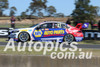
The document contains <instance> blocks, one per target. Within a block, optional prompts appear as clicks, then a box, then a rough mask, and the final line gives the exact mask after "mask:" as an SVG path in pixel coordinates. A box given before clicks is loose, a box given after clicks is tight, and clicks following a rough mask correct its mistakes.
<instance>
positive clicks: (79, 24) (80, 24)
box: [76, 23, 89, 29]
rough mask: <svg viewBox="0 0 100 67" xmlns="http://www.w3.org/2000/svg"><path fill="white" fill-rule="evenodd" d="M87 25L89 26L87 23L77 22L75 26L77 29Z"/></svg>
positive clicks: (84, 27)
mask: <svg viewBox="0 0 100 67" xmlns="http://www.w3.org/2000/svg"><path fill="white" fill-rule="evenodd" d="M88 27H89V23H84V24H82V23H78V24H77V25H76V28H79V29H86V28H88Z"/></svg>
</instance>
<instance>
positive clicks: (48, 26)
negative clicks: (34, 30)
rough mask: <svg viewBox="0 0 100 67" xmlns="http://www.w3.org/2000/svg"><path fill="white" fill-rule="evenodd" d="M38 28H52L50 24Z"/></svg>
mask: <svg viewBox="0 0 100 67" xmlns="http://www.w3.org/2000/svg"><path fill="white" fill-rule="evenodd" d="M40 28H52V23H45V24H42V25H41V26H40Z"/></svg>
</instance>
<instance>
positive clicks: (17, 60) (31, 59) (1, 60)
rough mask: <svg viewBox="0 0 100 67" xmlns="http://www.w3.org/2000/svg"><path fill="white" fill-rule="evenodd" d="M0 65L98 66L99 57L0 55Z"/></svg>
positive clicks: (20, 66) (27, 66) (44, 66)
mask: <svg viewBox="0 0 100 67" xmlns="http://www.w3.org/2000/svg"><path fill="white" fill-rule="evenodd" d="M0 67H100V58H99V57H93V58H92V59H90V60H87V59H84V60H79V59H77V60H75V59H74V60H73V59H70V60H68V59H61V60H58V59H55V60H52V59H50V57H49V56H17V55H0Z"/></svg>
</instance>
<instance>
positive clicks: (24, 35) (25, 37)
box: [18, 32, 29, 42]
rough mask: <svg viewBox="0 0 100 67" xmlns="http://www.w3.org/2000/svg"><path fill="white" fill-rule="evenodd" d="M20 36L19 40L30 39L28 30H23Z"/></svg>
mask: <svg viewBox="0 0 100 67" xmlns="http://www.w3.org/2000/svg"><path fill="white" fill-rule="evenodd" d="M18 38H19V41H21V42H26V41H28V40H29V34H28V33H27V32H21V33H20V34H19V36H18Z"/></svg>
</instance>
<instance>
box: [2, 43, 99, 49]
mask: <svg viewBox="0 0 100 67" xmlns="http://www.w3.org/2000/svg"><path fill="white" fill-rule="evenodd" d="M14 44H15V46H18V43H14ZM6 45H7V42H0V46H6ZM22 45H23V44H22ZM28 45H29V44H27V46H28ZM32 46H34V44H33V45H32ZM38 46H39V45H38ZM43 46H45V44H43ZM54 46H55V45H54ZM76 46H77V47H78V48H85V49H100V45H88V44H78V45H76ZM48 47H50V45H48ZM63 47H64V48H70V45H68V46H66V45H64V46H63Z"/></svg>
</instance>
